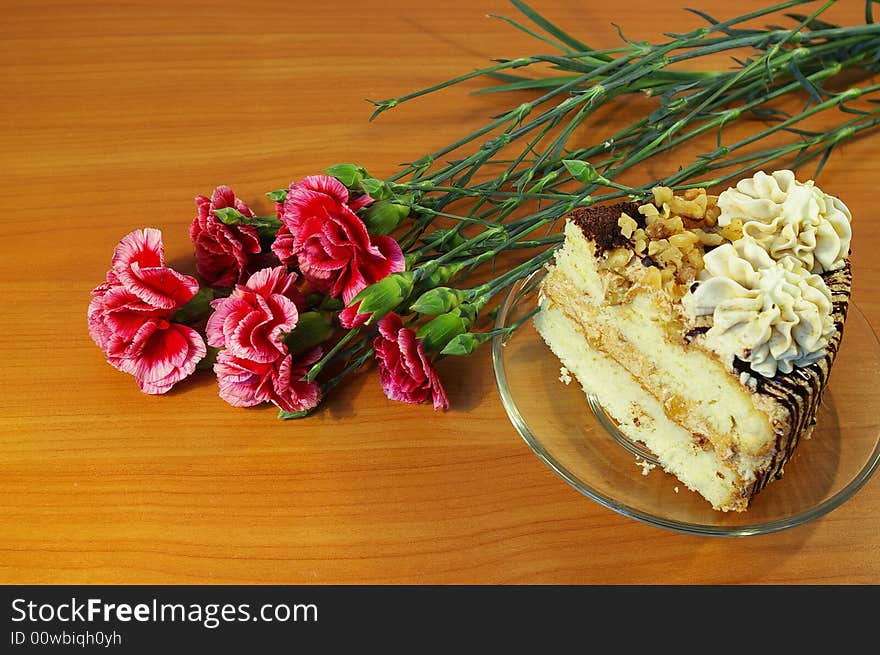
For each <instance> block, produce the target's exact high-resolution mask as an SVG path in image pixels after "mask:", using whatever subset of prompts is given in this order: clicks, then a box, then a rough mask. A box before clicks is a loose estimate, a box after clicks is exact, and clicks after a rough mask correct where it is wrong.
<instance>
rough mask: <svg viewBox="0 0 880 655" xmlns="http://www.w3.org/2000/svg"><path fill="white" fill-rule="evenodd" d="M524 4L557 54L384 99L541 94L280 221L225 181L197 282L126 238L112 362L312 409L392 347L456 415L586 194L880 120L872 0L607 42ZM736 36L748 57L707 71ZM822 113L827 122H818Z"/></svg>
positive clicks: (740, 52)
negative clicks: (622, 117)
mask: <svg viewBox="0 0 880 655" xmlns="http://www.w3.org/2000/svg"><path fill="white" fill-rule="evenodd" d="M512 4H513V5H514V6H515V7H516V8H517V9H518V10H519V11H520V12H521V14H522V15H523V16H524V18H526V19H528V20H529V21H531V22H532V23H533V24H534V26H535V28H533V27H529V26H526V25H525V24H523V23H521V22H519V21H517V20H514V19H510V18H504V19H503V20H505V21H506V22H508V23H509V24H511V25H512V26H514V27H515V28H516V29H520V30H523V31H525V32H527V33H528V34H529V35H531V36H533V37H535V38H537V39H539V40H540V41H541V42H542V43H543V44H544V45H546V46H548V47H550V48H552V50H553V52H551V54H542V55H533V56H528V57H517V58H512V59H504V60H500V61H498V62H496V63H494V64H493V65H491V66H489V67H486V68H483V69H480V70H477V71H474V72H471V73H468V74H465V75H462V76H460V77H458V78H455V79H453V80H449V81H447V82H443V83H441V84H438V85H436V86H433V87H431V88H428V89H424V90H421V91H417V92H414V93H411V94H408V95H405V96H401V97H399V98H393V99H389V100H384V101H379V102H375V103H374V104H375V106H376V111H375V113H374V117H375V116H376V115H378V114H380V113H382V112H384V111H386V110H389V109H391V108H393V107H395V106H397V105H399V104H400V103H402V102H406V101H409V100H412V99H415V98H417V97H419V96H423V95H426V94H429V93H435V92H439V91H441V90H442V89H444V88H446V87H449V86H452V85H454V84H457V83H460V82H462V81H465V80H468V79H472V78H474V77H478V76H487V77H490V78H491V79H493V80H494V81H495V82H496V84H495V86H491V87H488V88H486V89H484V92H501V91H533V92H534V98H533V99H532V100H530V101H529V102H525V103H522V104H520V105H517V106H516V107H513V108H509V109H507V110H503V111H501V112H500V113H499V114H498V115H497V116H495V117H494V118H493V119H491V120H490V121H489V122H488V123H487V124H486V125H485V126H483V127H482V128H480V129H479V130H477V131H476V132H474V133H472V134H469V135H466V136H463V137H462V138H460V139H458V140H456V141H455V142H453V143H450V144H448V145H447V146H444V147H443V148H441V149H439V150H437V151H435V152H431V153H428V154H426V155H423V156H421V157H418V158H415V159H413V160H412V161H411V162H410V163H408V164H406V165H404V166H403V167H402V169H401V170H399V171H398V172H397V173H396V174H394V175H393V176H390V177H388V178H385V179H380V178H377V177H373V176H372V175H370V173H369V172H368V171H366V170H365V169H364V168H362V167H360V166H358V165H356V164H339V165H335V166H332V167H330V168H328V169H327V170H326V171H325V172H324V173H323V174H318V175H309V176H306V177H303V178H302V179H299V180H297V181H294V182H292V183H291V184H290V185H289V187H288V188H286V189H280V190H275V191H270V192H269V193H268V194H267V195H268V196H269V198H270V199H271V200H272V201H274V203H275V210H276V211H275V213H274V214H273V215H270V216H258V215H256V214H255V213H254V212H253V211H252V210H251V209H250V207H249V206H248V204H247V203H246V202H245V200H243V199H241V198H238V197H237V196H236V195H235V193H234V192H233V190H232V189H230V188H229V187H226V186H220V187H218V188H216V189H214V191H213V192H212V193H211V195H210V197H208V196H202V195H200V196H197V197H196V199H195V216H194V217H193V218H192V220H191V223H190V225H189V237H190V239H191V240H192V243H193V246H194V254H195V263H196V270H197V273H198V279H197V278H195V277H192V276H189V275H185V274H183V273H181V272H178V271H176V270H174V269H173V268H171V267H169V266H167V265H166V262H165V257H164V247H163V242H162V235H161V234H160V233H159V231H158V230H155V229H151V228H144V229H137V230H134V231H133V232H131V233H129V234H128V235H126V236H124V237H123V238H122V239H121V240H120V241H119V243H118V244H117V246H116V248H115V250H114V251H113V255H112V258H111V264H110V270H109V271H108V272H107V274H106V280H105V281H104V282H103V283H102V284H100V285H99V286H97V287H96V288H95V289H94V290H93V291H92V299H91V303H90V304H89V307H88V327H89V332H90V334H91V336H92V338H93V340H94V341H95V343H96V344H97V345H98V346H99V347H100V348H101V349H102V350H103V351H104V353H105V354H106V357H107V361H108V363H110V364H111V365H112V366H113V367H115V368H117V369H118V370H120V371H122V372H124V373H128V374H130V375H132V376H133V377H134V378H135V380H136V382H137V384H138V385H139V387H140V389H141V390H142V391H144V392H145V393H149V394H162V393H165V392H167V391H168V390H169V389H171V388H172V387H173V386H174V385H175V384H177V383H179V382H181V381H183V380H185V379H187V378H188V377H190V376H191V375H193V374H195V373H196V371H198V370H206V371H207V370H210V371H213V374H214V375H215V376H216V378H217V383H218V387H219V395H220V397H221V398H222V399H223V400H225V401H226V402H228V403H230V404H231V405H234V406H237V407H250V406H255V405H260V404H264V403H272V404H274V405H276V406H277V407H278V408H279V410H280V413H279V416H280V417H281V418H295V417H302V416H305V415H307V414H308V413H309V412H311V411H313V410H314V409H315V408H316V407H317V406H318V405H319V403H320V402H321V400H322V398H324V397H326V395H327V394H328V393H329V392H330V390H331V389H333V388H334V387H335V386H336V385H337V384H339V383H340V382H341V381H342V380H343V379H344V378H345V377H346V376H347V375H349V374H351V373H353V372H355V371H359V370H362V369H366V368H367V364H368V363H369V362H371V361H375V363H376V368H377V370H378V377H379V383H380V384H381V386H382V388H383V390H384V391H385V394H386V395H387V396H388V397H389V398H390V399H393V400H397V401H403V402H407V403H423V402H427V403H431V404H432V405H433V407H434V408H435V409H445V408H447V407H448V405H449V402H448V399H447V396H446V394H445V392H444V390H443V385H442V383H441V380H440V378H439V376H438V374H437V370H436V367H435V362H436V361H437V359H438V358H440V357H445V356H461V355H468V354H470V353H472V352H474V350H476V349H477V348H478V347H479V346H480V345H482V344H484V343H486V342H488V341H490V340H492V339H494V338H504V337H505V336H506V335H508V334H509V333H510V332H512V331H513V330H516V329H517V328H518V327H519V326H520V325H521V324H522V321H520V322H519V323H517V324H514V325H507V326H503V327H493V325H492V318H493V311H494V309H495V305H494V303H493V300H494V299H497V297H498V295H499V294H500V292H502V291H504V290H505V289H507V288H508V287H510V286H511V285H512V284H513V283H515V282H516V281H517V280H520V279H522V278H524V277H526V276H527V275H530V274H531V273H533V272H534V271H536V270H538V269H539V268H541V267H542V266H543V265H544V264H545V263H546V262H547V261H548V260H549V259H550V258H551V257H552V255H553V251H554V249H555V247H556V246H557V245H558V244H559V243H560V242H561V241H562V234H561V232H560V230H559V224H560V221H561V219H562V218H563V217H564V216H566V215H567V214H568V213H570V212H571V211H572V210H573V209H575V208H577V207H583V206H589V205H592V204H595V203H599V202H603V201H609V200H614V199H620V198H625V197H628V198H631V199H640V198H643V197H645V195H646V194H648V193H649V192H650V189H651V188H652V187H654V186H657V185H663V186H668V187H671V188H673V189H688V188H694V187H711V186H717V185H719V184H722V183H723V182H725V181H727V180H731V179H736V178H738V177H740V176H742V175H743V174H745V173H747V172H750V171H752V170H754V169H756V168H758V167H760V166H764V165H767V164H769V163H771V162H776V161H778V160H787V163H788V165H789V166H790V167H792V168H797V167H798V166H800V165H802V164H804V163H805V162H807V161H809V160H811V159H818V160H819V165H818V168H817V169H816V173H815V174H818V172H819V171H820V170H821V167H822V165H823V164H824V163H825V161H826V160H827V159H828V157H829V156H830V154H831V153H832V151H833V149H834V148H835V147H837V146H838V145H839V144H840V143H841V142H843V141H845V140H847V139H851V138H853V137H855V136H857V135H861V134H866V133H868V132H871V131H873V129H874V128H875V127H876V126H877V125H878V123H880V108H878V107H880V105H878V100H877V99H876V98H875V97H874V96H875V95H876V94H877V92H878V91H880V85H877V84H866V85H864V86H861V87H859V86H848V87H846V88H843V89H841V88H840V80H841V79H847V80H848V82H847V83H848V84H851V83H852V79H853V77H854V73H857V74H859V75H861V76H869V75H870V74H872V73H873V72H875V71H876V70H877V68H878V66H880V24H878V23H875V22H874V19H873V15H872V13H871V11H872V4H873V3H872V2H871V1H870V0H869V1H868V2H867V3H866V12H865V15H866V21H865V23H864V24H863V25H854V26H839V25H833V24H831V23H828V22H825V21H824V20H822V19H821V18H820V15H821V14H822V13H823V12H824V11H825V9H827V7H828V5H824V6H823V7H822V8H820V9H819V10H817V11H815V12H813V13H812V14H809V15H804V14H800V13H793V12H789V13H785V16H784V18H785V19H786V20H788V21H789V22H790V23H791V24H789V25H788V26H785V27H780V26H775V25H770V26H767V27H760V28H759V27H754V26H753V23H754V21H755V20H758V19H762V18H764V17H766V16H770V15H773V14H777V13H781V12H786V11H787V10H789V9H791V8H793V7H795V6H797V5H801V4H805V3H804V2H803V1H801V0H795V1H791V2H785V3H782V4H780V5H774V6H770V7H767V8H765V9H761V10H758V11H754V12H750V13H748V14H744V15H742V16H737V17H735V18H731V19H727V20H723V21H722V20H718V19H716V18H714V17H711V16H708V15H705V14H703V13H702V12H699V11H696V12H695V13H697V14H699V15H700V16H702V18H704V19H705V20H706V23H707V25H706V26H703V27H700V28H699V29H696V30H694V31H692V32H688V33H685V34H668V35H665V37H664V40H661V41H660V42H658V43H653V44H651V43H645V42H634V41H630V40H628V39H626V37H625V36H624V35H623V33H622V32H621V40H622V45H621V46H620V47H617V48H610V49H605V50H598V49H594V48H590V47H589V46H588V45H586V44H585V43H584V42H582V41H581V40H579V39H577V38H575V37H573V36H571V35H570V34H568V33H567V32H566V31H564V30H563V29H561V28H560V27H558V26H557V25H554V24H552V23H550V22H549V21H547V20H546V19H545V18H544V17H543V16H541V15H540V14H539V13H537V12H536V11H535V10H533V9H532V8H531V7H529V6H528V5H526V4H525V3H523V2H521V1H520V0H513V2H512ZM829 4H831V3H829ZM536 28H537V29H539V30H541V31H540V32H538V31H536ZM725 52H729V53H730V54H731V56H732V58H733V61H734V62H735V64H736V65H735V66H734V67H732V68H730V69H725V70H716V69H706V68H700V66H699V64H700V63H701V62H702V60H703V59H708V58H712V57H717V55H718V54H719V53H725ZM514 71H515V72H514ZM531 71H533V73H532V74H529V73H530V72H531ZM548 71H549V72H548ZM634 94H638V95H647V96H648V97H650V98H652V99H653V100H654V101H655V106H654V107H653V108H652V110H651V111H650V112H649V113H646V114H645V115H641V116H637V117H636V118H635V120H634V121H633V122H632V123H631V124H630V125H628V126H626V127H625V128H624V129H622V130H620V131H619V132H618V133H616V134H613V135H608V136H607V137H603V138H602V139H599V140H597V141H596V142H595V143H579V142H576V140H575V139H574V137H573V135H574V133H575V132H576V130H577V128H579V127H581V126H582V125H584V124H588V123H589V122H590V120H591V118H592V117H593V116H594V114H595V113H596V112H597V111H598V110H599V109H600V108H603V107H608V108H611V109H612V110H615V109H617V108H623V107H626V106H628V105H629V104H631V103H630V102H629V101H630V99H631V96H633V95H634ZM791 98H802V99H803V102H804V106H803V109H802V110H801V111H799V112H797V113H792V112H791V111H788V110H785V109H782V108H781V107H782V106H787V105H784V103H783V101H785V100H790V99H791ZM533 114H535V115H533ZM817 116H821V117H822V119H823V121H824V123H823V125H825V126H826V127H825V128H824V129H822V130H816V129H815V128H813V127H812V126H813V121H815V117H817ZM831 117H833V118H831ZM746 118H751V119H758V121H759V123H758V124H759V125H761V129H760V130H758V131H755V132H753V133H751V134H749V136H747V137H745V138H739V139H735V140H732V139H728V138H727V132H726V129H725V128H727V127H729V126H730V125H732V124H734V123H737V122H739V121H741V120H744V119H746ZM829 123H830V124H832V127H830V128H828V127H827V125H828V124H829ZM707 137H708V139H709V141H710V143H711V146H710V147H708V148H707V149H706V151H705V152H702V153H701V154H700V155H699V156H697V157H696V158H693V159H692V160H691V161H689V162H684V163H683V165H682V166H681V167H680V168H679V169H678V170H676V171H674V172H672V173H671V174H670V175H668V176H666V177H664V178H661V179H650V180H645V181H644V184H641V185H639V186H635V187H633V186H627V185H624V184H621V183H620V182H618V181H616V180H617V178H618V177H619V176H620V175H621V174H622V173H623V172H625V171H627V170H628V169H631V168H633V167H635V166H637V165H640V164H643V163H644V162H646V161H647V160H649V159H650V158H652V157H655V156H658V155H662V154H668V153H670V152H674V151H676V149H680V148H681V147H682V146H683V145H684V144H688V145H690V144H692V143H704V142H705V141H706V138H707ZM771 137H772V138H771ZM767 142H771V143H772V145H770V146H767V145H765V143H767ZM502 253H504V256H501V255H502ZM526 318H528V317H526ZM523 320H526V319H523Z"/></svg>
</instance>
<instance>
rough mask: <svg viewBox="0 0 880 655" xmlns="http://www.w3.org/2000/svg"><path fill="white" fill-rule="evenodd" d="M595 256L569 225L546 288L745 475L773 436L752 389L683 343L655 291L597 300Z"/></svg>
mask: <svg viewBox="0 0 880 655" xmlns="http://www.w3.org/2000/svg"><path fill="white" fill-rule="evenodd" d="M595 261H596V259H595V255H594V252H593V246H592V244H591V243H590V242H588V241H587V240H586V239H585V238H584V236H583V233H582V232H581V231H580V228H578V227H577V226H576V225H572V224H570V225H569V226H568V227H567V228H566V243H565V246H564V247H563V248H562V249H561V250H560V251H559V252H558V253H557V256H556V262H557V263H556V265H555V266H554V267H550V272H549V273H548V275H547V278H546V279H545V283H544V284H545V288H546V291H545V293H547V295H550V296H551V297H552V298H554V299H555V300H556V301H557V302H560V303H564V309H565V311H566V312H567V313H568V314H569V315H570V316H571V317H573V318H575V319H576V320H577V321H578V322H579V323H581V325H582V326H583V331H584V333H585V335H586V336H587V338H589V339H590V340H591V341H592V344H593V347H599V348H600V349H601V350H603V351H606V352H608V353H610V354H611V355H612V356H613V357H614V358H615V359H616V360H617V361H618V362H619V363H620V364H621V365H623V366H624V367H626V368H627V369H628V370H629V371H630V372H631V373H633V374H634V375H636V376H637V377H639V378H641V379H643V380H644V382H645V386H646V388H648V389H649V390H650V391H651V392H652V393H653V394H654V395H655V397H656V398H657V400H658V401H659V402H661V403H663V404H665V406H666V408H667V412H668V413H669V414H670V418H674V419H677V420H679V421H681V423H682V424H683V425H684V426H685V427H686V428H688V429H689V430H690V431H692V432H694V433H697V434H702V435H703V436H704V437H706V438H708V439H709V440H710V441H711V442H712V444H713V446H714V447H715V448H716V449H717V450H719V452H720V455H721V456H722V457H730V458H734V459H738V460H739V461H740V465H741V467H742V474H743V477H745V478H750V477H752V471H753V470H754V469H757V468H760V467H762V466H764V465H766V463H767V461H768V457H769V456H770V455H771V453H770V452H769V451H770V450H771V449H772V448H773V445H774V444H775V435H774V433H773V429H772V427H771V425H770V419H769V417H768V416H767V415H766V414H765V413H764V412H762V411H759V410H758V409H756V407H755V405H754V403H753V402H752V394H751V392H750V391H749V390H747V389H746V388H745V387H744V386H743V385H742V383H741V382H740V381H739V377H738V376H734V375H731V374H730V373H728V372H727V371H726V370H725V369H724V366H723V364H722V363H721V362H719V361H718V360H717V359H715V357H714V356H713V355H710V354H708V353H706V352H704V351H702V350H700V349H699V348H696V347H694V348H683V347H682V343H681V335H680V333H679V332H677V331H673V332H674V333H673V334H671V335H670V329H669V322H670V318H671V317H670V316H669V314H668V312H665V311H663V310H662V309H661V308H660V307H659V306H658V304H657V303H656V302H654V298H653V294H648V293H639V294H636V295H635V297H634V298H633V299H632V301H631V302H629V303H624V304H619V305H607V304H603V300H604V297H605V291H604V287H605V282H604V281H603V279H602V277H603V276H602V275H600V272H599V271H598V270H597V268H596V266H595ZM636 265H637V266H640V264H636ZM603 273H604V271H603ZM606 275H610V274H607V273H606ZM673 338H674V340H673V341H670V339H673Z"/></svg>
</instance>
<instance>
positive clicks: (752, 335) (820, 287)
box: [686, 236, 835, 377]
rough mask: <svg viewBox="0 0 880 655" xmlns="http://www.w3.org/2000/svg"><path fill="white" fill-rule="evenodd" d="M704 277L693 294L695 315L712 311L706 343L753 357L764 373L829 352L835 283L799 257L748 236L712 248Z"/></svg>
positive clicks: (723, 351)
mask: <svg viewBox="0 0 880 655" xmlns="http://www.w3.org/2000/svg"><path fill="white" fill-rule="evenodd" d="M703 261H704V264H705V269H704V270H703V271H702V272H701V275H700V283H699V284H698V285H697V287H696V288H695V289H694V291H693V293H692V294H689V297H688V298H687V300H686V303H687V305H688V307H689V311H690V312H692V313H693V315H694V316H705V315H709V314H711V315H712V320H713V323H712V327H711V328H710V329H709V330H708V331H707V332H706V341H705V343H706V346H707V347H709V348H710V349H712V350H713V351H715V352H717V353H718V354H719V355H721V356H722V357H724V358H725V360H726V361H732V358H733V356H736V357H739V358H740V359H742V360H743V361H746V362H748V363H749V365H750V367H751V369H752V370H753V371H754V372H756V373H758V374H760V375H763V376H765V377H773V376H774V375H775V374H776V372H777V371H780V372H782V373H789V372H791V370H792V369H793V368H794V367H795V366H806V365H808V364H810V363H812V362H814V361H816V360H817V359H819V358H820V357H821V356H822V352H823V350H824V349H825V346H826V345H827V344H828V339H829V338H830V336H831V335H832V334H833V332H834V329H835V328H834V321H833V319H832V316H831V311H832V303H831V291H830V290H829V288H828V286H827V285H826V284H825V282H824V280H823V279H822V278H821V276H819V275H816V274H813V273H810V272H809V271H807V270H806V269H805V268H804V267H803V266H802V265H801V262H800V261H799V260H798V259H795V258H794V257H783V258H782V259H781V260H780V261H774V260H773V259H772V258H771V257H770V256H769V255H768V254H767V252H766V250H764V248H763V246H762V244H760V243H758V242H757V241H756V240H755V239H753V238H751V237H749V236H745V237H743V238H742V239H738V240H737V241H735V242H733V243H727V244H724V245H722V246H719V247H717V248H715V249H714V250H711V251H710V252H708V253H706V255H705V257H704V259H703Z"/></svg>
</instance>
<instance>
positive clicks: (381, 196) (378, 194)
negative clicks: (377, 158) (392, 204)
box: [359, 177, 391, 200]
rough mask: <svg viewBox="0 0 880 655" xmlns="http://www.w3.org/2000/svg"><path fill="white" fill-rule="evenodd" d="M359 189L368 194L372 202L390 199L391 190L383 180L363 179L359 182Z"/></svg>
mask: <svg viewBox="0 0 880 655" xmlns="http://www.w3.org/2000/svg"><path fill="white" fill-rule="evenodd" d="M359 185H360V187H361V189H363V191H364V193H366V194H368V195H369V196H370V197H371V198H373V200H385V199H386V198H390V197H391V188H390V187H389V186H388V183H387V182H385V181H384V180H377V179H376V178H375V177H365V178H363V179H362V180H360V181H359Z"/></svg>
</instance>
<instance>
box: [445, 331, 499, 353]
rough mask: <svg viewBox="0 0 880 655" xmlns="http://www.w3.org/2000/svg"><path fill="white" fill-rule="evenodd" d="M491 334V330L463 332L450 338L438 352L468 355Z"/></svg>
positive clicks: (490, 336)
mask: <svg viewBox="0 0 880 655" xmlns="http://www.w3.org/2000/svg"><path fill="white" fill-rule="evenodd" d="M493 336H494V335H493V334H492V333H491V332H476V333H474V332H464V333H462V334H459V335H456V336H454V337H453V338H452V339H450V341H449V343H447V344H446V346H445V347H444V348H443V350H441V351H440V353H441V354H443V355H470V354H471V353H472V352H474V351H475V350H476V349H477V348H479V347H480V346H482V345H483V344H484V343H486V342H487V341H489V339H491V338H492V337H493Z"/></svg>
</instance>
